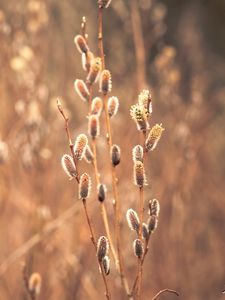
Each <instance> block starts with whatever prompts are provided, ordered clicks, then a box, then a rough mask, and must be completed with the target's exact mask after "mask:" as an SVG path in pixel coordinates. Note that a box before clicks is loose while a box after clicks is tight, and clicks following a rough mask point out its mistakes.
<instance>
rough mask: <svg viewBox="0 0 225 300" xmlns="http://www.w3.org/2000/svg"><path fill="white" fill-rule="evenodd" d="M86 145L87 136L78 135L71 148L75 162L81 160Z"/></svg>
mask: <svg viewBox="0 0 225 300" xmlns="http://www.w3.org/2000/svg"><path fill="white" fill-rule="evenodd" d="M87 144H88V139H87V136H86V135H85V134H83V133H81V134H79V135H78V137H77V138H76V141H75V145H74V147H73V151H74V156H75V158H76V159H77V160H82V158H83V157H84V153H85V150H86V147H87Z"/></svg>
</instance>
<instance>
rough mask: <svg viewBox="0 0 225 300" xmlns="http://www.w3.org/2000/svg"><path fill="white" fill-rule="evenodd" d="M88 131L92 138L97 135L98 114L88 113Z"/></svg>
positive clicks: (98, 128)
mask: <svg viewBox="0 0 225 300" xmlns="http://www.w3.org/2000/svg"><path fill="white" fill-rule="evenodd" d="M88 133H89V135H90V136H91V137H92V138H93V139H95V138H96V137H97V136H99V133H100V126H99V117H98V115H90V116H89V117H88Z"/></svg>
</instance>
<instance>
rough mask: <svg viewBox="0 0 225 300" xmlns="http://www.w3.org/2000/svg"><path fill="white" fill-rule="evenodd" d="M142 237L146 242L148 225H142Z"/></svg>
mask: <svg viewBox="0 0 225 300" xmlns="http://www.w3.org/2000/svg"><path fill="white" fill-rule="evenodd" d="M142 237H143V239H145V240H147V239H148V238H149V229H148V225H147V224H145V223H142Z"/></svg>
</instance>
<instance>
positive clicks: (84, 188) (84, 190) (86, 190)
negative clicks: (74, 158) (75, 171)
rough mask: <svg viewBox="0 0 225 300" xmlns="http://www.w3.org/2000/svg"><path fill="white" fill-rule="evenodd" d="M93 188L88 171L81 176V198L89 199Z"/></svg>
mask: <svg viewBox="0 0 225 300" xmlns="http://www.w3.org/2000/svg"><path fill="white" fill-rule="evenodd" d="M90 190H91V178H90V176H89V175H88V174H87V173H84V174H82V175H81V177H80V182H79V198H80V199H82V200H83V199H87V198H88V197H89V195H90Z"/></svg>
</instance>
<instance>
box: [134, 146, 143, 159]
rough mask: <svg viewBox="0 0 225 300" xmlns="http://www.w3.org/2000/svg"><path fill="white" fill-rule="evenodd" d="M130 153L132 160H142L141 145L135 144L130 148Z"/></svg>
mask: <svg viewBox="0 0 225 300" xmlns="http://www.w3.org/2000/svg"><path fill="white" fill-rule="evenodd" d="M132 155H133V162H135V161H141V162H143V155H144V151H143V147H142V146H141V145H136V146H135V147H134V148H133V150H132Z"/></svg>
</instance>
